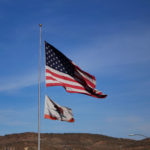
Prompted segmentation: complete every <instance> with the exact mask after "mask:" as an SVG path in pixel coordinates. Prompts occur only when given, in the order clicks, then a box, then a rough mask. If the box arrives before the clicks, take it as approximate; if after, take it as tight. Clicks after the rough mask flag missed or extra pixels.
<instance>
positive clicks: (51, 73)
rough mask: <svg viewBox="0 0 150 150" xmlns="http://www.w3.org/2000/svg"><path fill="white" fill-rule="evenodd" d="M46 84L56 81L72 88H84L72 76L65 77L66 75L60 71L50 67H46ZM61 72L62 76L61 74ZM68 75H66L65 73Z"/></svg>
mask: <svg viewBox="0 0 150 150" xmlns="http://www.w3.org/2000/svg"><path fill="white" fill-rule="evenodd" d="M46 68H47V69H46V85H47V84H48V86H49V85H50V83H52V84H53V86H54V84H55V83H56V84H57V85H59V83H60V85H61V86H67V87H70V88H74V89H81V90H85V88H84V86H83V85H81V84H79V82H77V81H76V80H74V79H73V78H72V77H66V75H65V74H64V73H61V75H59V74H60V72H59V71H56V70H54V69H52V68H50V67H48V66H47V67H46ZM62 74H63V75H64V76H62ZM67 76H68V75H67Z"/></svg>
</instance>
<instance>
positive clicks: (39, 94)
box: [38, 24, 42, 150]
mask: <svg viewBox="0 0 150 150" xmlns="http://www.w3.org/2000/svg"><path fill="white" fill-rule="evenodd" d="M39 26H40V48H39V90H38V99H39V100H38V150H40V117H41V113H40V98H41V28H42V24H39Z"/></svg>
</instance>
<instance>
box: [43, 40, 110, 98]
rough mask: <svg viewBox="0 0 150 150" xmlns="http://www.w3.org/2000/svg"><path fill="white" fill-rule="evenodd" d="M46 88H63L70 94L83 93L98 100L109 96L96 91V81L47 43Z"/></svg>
mask: <svg viewBox="0 0 150 150" xmlns="http://www.w3.org/2000/svg"><path fill="white" fill-rule="evenodd" d="M45 58H46V68H45V69H46V86H63V87H64V88H65V89H66V91H67V92H69V93H82V94H87V95H90V96H93V97H97V98H105V97H106V96H107V95H105V94H103V93H102V92H100V91H98V90H96V89H95V87H96V79H95V77H94V76H92V75H90V74H89V73H87V72H85V71H83V70H81V69H80V68H79V67H78V66H77V65H75V64H74V63H73V62H72V61H71V60H70V59H69V58H67V57H66V56H65V55H64V54H62V53H61V52H60V51H58V50H57V49H56V48H55V47H53V46H52V45H50V44H49V43H47V42H46V41H45Z"/></svg>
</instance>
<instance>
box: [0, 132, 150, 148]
mask: <svg viewBox="0 0 150 150" xmlns="http://www.w3.org/2000/svg"><path fill="white" fill-rule="evenodd" d="M37 139H38V137H37V133H33V132H26V133H20V134H9V135H5V136H0V150H37ZM41 150H150V139H144V140H140V141H136V140H129V139H122V138H114V137H108V136H104V135H99V134H88V133H64V134H54V133H41Z"/></svg>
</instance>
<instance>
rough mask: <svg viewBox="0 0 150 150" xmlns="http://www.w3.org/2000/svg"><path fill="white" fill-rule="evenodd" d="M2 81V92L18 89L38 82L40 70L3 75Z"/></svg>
mask: <svg viewBox="0 0 150 150" xmlns="http://www.w3.org/2000/svg"><path fill="white" fill-rule="evenodd" d="M0 82H1V84H0V92H4V91H11V90H17V89H20V88H24V87H28V86H32V85H35V84H37V83H38V72H32V73H28V72H27V73H26V74H20V75H18V74H17V75H16V76H5V77H1V79H0ZM41 82H44V74H42V79H41Z"/></svg>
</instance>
